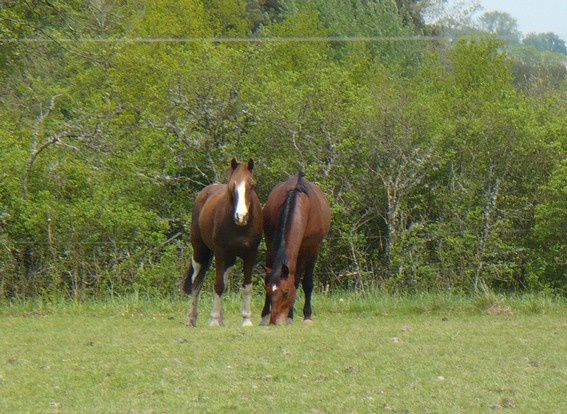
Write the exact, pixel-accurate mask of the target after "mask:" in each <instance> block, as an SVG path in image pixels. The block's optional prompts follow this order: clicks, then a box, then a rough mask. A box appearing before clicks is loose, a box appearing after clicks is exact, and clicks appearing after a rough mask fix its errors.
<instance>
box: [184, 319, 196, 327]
mask: <svg viewBox="0 0 567 414" xmlns="http://www.w3.org/2000/svg"><path fill="white" fill-rule="evenodd" d="M185 326H187V327H188V328H196V327H197V321H193V320H188V321H187V323H186V324H185Z"/></svg>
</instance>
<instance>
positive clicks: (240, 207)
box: [234, 181, 248, 226]
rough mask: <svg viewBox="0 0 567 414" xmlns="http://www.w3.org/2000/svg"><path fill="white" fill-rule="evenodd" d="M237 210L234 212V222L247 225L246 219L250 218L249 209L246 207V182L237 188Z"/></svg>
mask: <svg viewBox="0 0 567 414" xmlns="http://www.w3.org/2000/svg"><path fill="white" fill-rule="evenodd" d="M236 194H237V201H236V209H235V211H234V220H235V221H236V222H237V223H238V224H240V225H241V226H242V225H245V224H246V217H247V216H248V207H247V206H246V182H244V181H242V182H241V183H240V184H238V185H237V186H236Z"/></svg>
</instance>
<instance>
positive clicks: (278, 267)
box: [270, 171, 308, 284]
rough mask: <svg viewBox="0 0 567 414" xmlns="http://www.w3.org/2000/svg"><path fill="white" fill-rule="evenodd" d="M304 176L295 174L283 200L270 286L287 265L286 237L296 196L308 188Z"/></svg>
mask: <svg viewBox="0 0 567 414" xmlns="http://www.w3.org/2000/svg"><path fill="white" fill-rule="evenodd" d="M304 176H305V174H304V173H303V172H301V171H300V172H298V173H297V181H296V184H295V187H294V188H293V189H291V190H289V191H288V193H287V196H286V198H285V204H284V207H283V208H282V212H281V213H280V220H279V225H278V228H277V230H276V238H275V247H276V258H275V260H274V264H273V267H272V274H271V276H270V284H273V283H276V282H277V281H278V280H280V277H281V273H282V266H283V265H284V264H285V265H287V255H286V253H285V250H286V249H285V247H286V244H285V243H286V237H287V234H288V233H289V228H290V226H291V215H292V214H293V210H294V209H295V203H296V200H297V195H298V194H299V193H303V194H307V192H308V188H307V183H306V182H305V180H303V177H304Z"/></svg>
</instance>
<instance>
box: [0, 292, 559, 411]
mask: <svg viewBox="0 0 567 414" xmlns="http://www.w3.org/2000/svg"><path fill="white" fill-rule="evenodd" d="M259 296H260V295H259V294H258V295H256V299H257V300H256V301H255V302H254V304H253V305H254V306H253V309H254V312H255V314H256V318H255V323H256V324H257V323H258V320H259V317H258V313H259V311H260V306H261V303H260V299H259ZM209 299H210V297H208V296H206V295H205V297H204V298H203V300H202V302H201V303H202V308H201V312H200V320H199V326H198V327H197V328H194V329H189V328H187V327H185V324H184V322H185V315H186V311H187V301H186V300H180V299H168V300H157V299H151V300H150V299H142V298H137V297H127V298H120V299H109V300H100V301H91V302H81V303H69V302H64V301H51V302H45V301H43V302H38V301H36V302H22V303H17V302H16V303H14V302H12V303H4V304H0V412H1V413H15V412H40V413H56V412H62V413H75V412H100V413H102V412H104V413H107V412H119V413H128V412H132V413H138V412H140V413H153V412H155V413H165V412H212V413H217V412H246V413H248V412H262V413H265V412H289V413H292V412H293V413H296V412H300V413H325V412H341V413H343V412H397V413H404V412H407V413H423V412H467V413H470V412H493V411H495V410H496V411H508V412H526V413H529V412H537V413H561V412H567V397H566V396H567V303H566V302H565V300H562V299H554V298H548V297H544V296H524V297H519V298H503V297H496V296H494V297H485V298H464V297H451V296H439V295H433V296H429V295H422V296H415V297H393V296H385V295H380V294H376V295H366V296H364V295H355V294H337V295H330V296H322V295H317V296H315V298H314V312H315V314H314V324H312V325H304V324H302V323H301V320H296V322H295V323H294V324H293V325H290V326H283V327H268V328H266V327H259V326H254V327H252V328H242V327H240V326H239V323H240V316H239V308H240V299H239V297H238V295H236V294H231V295H229V297H228V298H227V300H226V301H225V317H226V326H225V327H224V328H216V329H213V328H209V327H208V326H207V324H206V322H207V317H208V312H209V309H210V300H209ZM301 302H302V301H301V300H300V303H299V304H300V305H301ZM299 314H301V312H299Z"/></svg>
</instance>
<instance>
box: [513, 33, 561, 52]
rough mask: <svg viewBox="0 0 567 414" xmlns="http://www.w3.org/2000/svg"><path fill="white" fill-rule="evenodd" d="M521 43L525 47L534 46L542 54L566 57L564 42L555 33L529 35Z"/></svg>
mask: <svg viewBox="0 0 567 414" xmlns="http://www.w3.org/2000/svg"><path fill="white" fill-rule="evenodd" d="M522 43H523V44H524V45H526V46H534V47H535V48H536V49H538V50H540V51H542V52H556V53H562V54H564V55H567V47H565V41H564V40H563V39H561V38H560V37H559V36H557V35H556V34H555V33H551V32H550V33H529V34H528V35H527V36H526V37H525V38H524V40H523V41H522Z"/></svg>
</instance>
